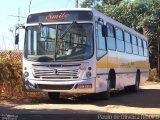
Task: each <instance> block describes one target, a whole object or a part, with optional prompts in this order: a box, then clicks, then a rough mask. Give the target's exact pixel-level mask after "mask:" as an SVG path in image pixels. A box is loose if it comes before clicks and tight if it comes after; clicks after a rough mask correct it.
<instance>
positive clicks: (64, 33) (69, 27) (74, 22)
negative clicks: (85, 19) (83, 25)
mask: <svg viewBox="0 0 160 120" xmlns="http://www.w3.org/2000/svg"><path fill="white" fill-rule="evenodd" d="M76 23H77V22H76V21H73V22H72V23H71V24H70V25H69V26H68V27H67V28H66V30H65V31H64V32H63V34H62V35H61V36H60V37H59V39H62V38H63V37H64V36H65V35H66V33H67V32H68V31H69V30H70V29H71V28H72V26H73V25H74V24H76Z"/></svg>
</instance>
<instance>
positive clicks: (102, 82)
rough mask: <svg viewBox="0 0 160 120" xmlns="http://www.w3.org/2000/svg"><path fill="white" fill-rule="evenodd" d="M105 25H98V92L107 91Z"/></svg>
mask: <svg viewBox="0 0 160 120" xmlns="http://www.w3.org/2000/svg"><path fill="white" fill-rule="evenodd" d="M102 32H103V24H101V23H96V43H97V45H96V46H97V47H96V49H97V51H96V53H97V54H96V55H97V64H96V68H97V69H96V71H97V77H96V92H101V91H106V89H107V81H106V79H107V77H108V76H107V70H106V68H107V49H106V39H105V37H104V36H103V33H102Z"/></svg>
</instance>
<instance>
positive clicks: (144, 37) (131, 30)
mask: <svg viewBox="0 0 160 120" xmlns="http://www.w3.org/2000/svg"><path fill="white" fill-rule="evenodd" d="M51 11H92V12H93V16H97V17H100V18H102V19H104V21H106V22H108V23H110V24H112V25H114V26H115V27H117V28H121V29H122V30H124V31H127V32H129V33H132V34H133V35H135V36H137V37H139V38H141V39H144V40H148V38H147V37H146V36H144V35H142V34H140V33H139V32H137V31H135V30H134V29H132V28H129V27H127V26H125V25H124V24H122V23H120V22H118V21H116V20H114V19H112V18H111V17H109V16H107V15H104V14H103V13H101V12H99V11H97V10H95V9H92V8H60V9H49V10H43V11H37V12H32V13H30V14H29V15H31V14H37V13H45V12H51Z"/></svg>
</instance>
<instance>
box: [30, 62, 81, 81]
mask: <svg viewBox="0 0 160 120" xmlns="http://www.w3.org/2000/svg"><path fill="white" fill-rule="evenodd" d="M55 66H56V67H55ZM57 66H58V67H57ZM59 66H60V65H42V66H40V65H33V75H34V77H35V78H40V79H51V80H59V79H63V80H65V79H67V80H69V79H78V78H79V77H78V69H77V64H76V65H75V66H73V65H68V66H72V67H68V66H67V65H66V66H67V67H59ZM62 68H63V69H62Z"/></svg>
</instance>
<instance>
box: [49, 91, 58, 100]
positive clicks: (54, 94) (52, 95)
mask: <svg viewBox="0 0 160 120" xmlns="http://www.w3.org/2000/svg"><path fill="white" fill-rule="evenodd" d="M59 96H60V93H59V92H48V97H49V99H50V100H55V99H58V98H59Z"/></svg>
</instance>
